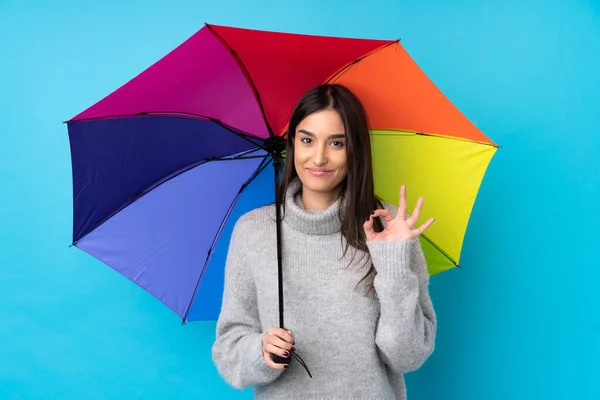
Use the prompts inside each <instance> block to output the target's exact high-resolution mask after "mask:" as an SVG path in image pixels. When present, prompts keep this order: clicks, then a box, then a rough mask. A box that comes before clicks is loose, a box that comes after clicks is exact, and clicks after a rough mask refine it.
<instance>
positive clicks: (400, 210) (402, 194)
mask: <svg viewBox="0 0 600 400" xmlns="http://www.w3.org/2000/svg"><path fill="white" fill-rule="evenodd" d="M398 216H399V217H400V218H402V219H403V220H404V219H406V185H402V186H400V204H399V206H398Z"/></svg>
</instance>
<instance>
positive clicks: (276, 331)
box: [268, 328, 294, 344]
mask: <svg viewBox="0 0 600 400" xmlns="http://www.w3.org/2000/svg"><path fill="white" fill-rule="evenodd" d="M268 333H270V334H271V335H275V336H277V337H279V338H281V339H282V340H284V341H286V342H288V343H292V344H293V343H294V335H293V334H292V331H288V330H286V329H283V328H271V329H269V332H268Z"/></svg>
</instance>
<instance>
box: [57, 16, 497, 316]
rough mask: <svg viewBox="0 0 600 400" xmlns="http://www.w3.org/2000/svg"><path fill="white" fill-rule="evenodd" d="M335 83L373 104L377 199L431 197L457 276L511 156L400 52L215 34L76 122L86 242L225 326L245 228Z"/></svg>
mask: <svg viewBox="0 0 600 400" xmlns="http://www.w3.org/2000/svg"><path fill="white" fill-rule="evenodd" d="M323 82H337V83H341V84H343V85H346V86H347V87H349V88H350V89H351V90H353V91H354V92H355V93H356V94H357V95H358V96H359V97H360V98H361V100H362V101H363V103H364V104H365V107H366V109H367V112H368V114H369V117H370V122H371V125H372V128H373V131H372V138H373V152H374V170H375V176H376V178H375V182H376V192H377V194H378V195H379V196H380V197H381V198H382V199H384V200H386V201H389V202H392V203H396V204H397V202H398V188H399V187H400V185H401V184H402V183H405V184H407V188H408V201H409V204H411V203H412V204H414V203H415V202H416V198H417V196H424V197H425V199H426V201H425V206H424V209H423V212H422V215H423V216H425V217H429V216H434V217H435V218H436V223H435V224H434V225H433V226H432V227H431V228H429V229H428V230H427V232H426V234H425V235H424V236H423V237H422V238H421V240H422V244H423V247H424V251H425V254H426V258H427V260H428V263H429V268H430V273H431V274H432V275H433V274H436V273H439V272H441V271H444V270H447V269H449V268H452V267H454V266H456V265H458V263H459V260H460V252H461V248H462V243H463V238H464V234H465V230H466V227H467V223H468V219H469V216H470V213H471V209H472V207H473V204H474V201H475V198H476V195H477V192H478V189H479V185H480V183H481V181H482V179H483V176H484V173H485V170H486V168H487V166H488V164H489V162H490V160H491V158H492V156H493V155H494V152H495V151H496V149H497V147H498V146H496V145H495V144H494V143H493V142H492V141H491V140H490V139H489V138H488V137H487V136H485V135H484V134H483V133H482V132H481V131H480V130H479V129H477V128H476V127H475V126H474V125H473V124H472V123H471V122H469V121H468V119H467V118H465V117H464V116H463V115H462V114H461V113H460V112H459V111H458V110H457V109H456V108H455V107H454V106H453V105H452V104H451V103H450V101H449V100H447V99H446V98H445V97H444V95H443V94H442V93H441V92H440V91H439V90H438V89H437V88H436V87H435V85H434V84H433V83H432V82H431V81H430V80H429V79H428V78H427V76H426V75H425V74H424V73H423V72H422V71H421V70H420V68H419V67H418V66H417V65H416V64H415V62H414V61H413V60H412V59H411V58H410V56H409V55H408V54H407V52H406V51H405V50H404V49H403V47H402V45H401V44H400V42H399V41H398V40H368V39H354V38H337V37H323V36H310V35H297V34H289V33H277V32H266V31H258V30H249V29H240V28H232V27H224V26H215V25H206V26H205V27H203V28H202V29H201V30H199V31H198V32H197V33H196V34H194V35H193V36H192V37H190V38H189V39H188V40H186V41H185V42H184V43H182V44H181V45H180V46H178V47H177V48H175V49H174V50H173V51H171V52H170V53H169V54H167V55H166V56H165V57H163V58H162V59H160V60H159V61H158V62H156V63H155V64H154V65H152V66H150V67H149V68H148V69H146V70H145V71H143V72H142V73H140V74H139V75H138V76H136V77H135V78H133V79H132V80H131V81H129V82H127V83H126V84H125V85H123V86H122V87H120V88H118V89H117V90H115V91H114V92H113V93H111V94H110V95H108V96H107V97H105V98H104V99H102V100H100V101H99V102H98V103H96V104H94V105H93V106H91V107H89V108H88V109H86V110H84V111H83V112H81V113H80V114H78V115H77V116H75V117H74V118H72V119H70V120H69V121H67V124H68V130H69V139H70V144H71V156H72V167H73V196H74V198H73V207H74V209H73V211H74V216H73V217H74V218H73V245H74V246H76V247H77V248H79V249H81V250H83V251H85V252H87V253H89V254H90V255H92V256H94V257H95V258H97V259H99V260H101V261H102V262H104V263H106V264H107V265H109V266H110V267H112V268H114V269H115V270H116V271H118V272H119V273H121V274H122V275H124V276H125V277H127V278H129V279H130V280H131V281H133V282H135V283H136V284H137V285H139V286H140V287H142V288H143V289H145V290H146V291H148V292H149V293H151V294H152V295H153V296H155V297H156V298H158V299H159V300H160V301H162V302H163V303H164V304H165V305H166V306H168V307H169V308H170V309H172V310H173V311H174V312H175V313H176V314H177V315H179V316H180V317H181V318H182V320H183V322H188V321H194V320H203V319H215V318H217V316H218V314H219V311H220V306H221V296H222V291H223V272H224V265H225V256H226V252H227V248H228V242H229V238H230V234H231V230H232V227H233V225H234V224H235V221H236V220H237V218H238V217H239V216H240V215H241V214H243V213H245V212H247V211H249V210H251V209H253V208H255V207H259V206H262V205H265V204H269V203H273V201H274V200H275V191H274V188H275V177H276V176H277V172H275V173H274V169H273V161H274V160H275V161H278V160H279V155H280V151H281V150H282V148H281V144H282V135H283V134H285V127H286V124H287V121H288V119H289V117H290V114H291V112H292V110H293V107H294V105H295V104H296V102H297V101H298V99H299V98H300V97H301V95H302V94H303V93H304V92H305V91H307V90H308V89H309V88H311V87H313V86H316V85H318V84H320V83H323ZM273 246H276V243H273ZM279 267H280V268H281V265H279ZM280 272H281V271H280ZM280 285H281V280H280ZM279 289H280V293H282V292H281V286H280V288H279ZM274 290H276V288H274ZM280 307H282V300H281V298H280ZM280 320H281V325H282V326H283V310H282V309H280Z"/></svg>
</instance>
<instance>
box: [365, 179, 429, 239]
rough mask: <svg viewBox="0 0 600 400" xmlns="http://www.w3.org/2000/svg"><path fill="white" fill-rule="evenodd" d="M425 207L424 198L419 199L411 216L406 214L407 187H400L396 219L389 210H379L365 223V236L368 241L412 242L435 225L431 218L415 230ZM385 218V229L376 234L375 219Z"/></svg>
mask: <svg viewBox="0 0 600 400" xmlns="http://www.w3.org/2000/svg"><path fill="white" fill-rule="evenodd" d="M422 207H423V198H422V197H419V199H418V200H417V205H416V206H415V210H414V212H413V213H412V215H411V216H407V214H406V186H405V185H402V186H401V187H400V205H399V208H398V215H396V218H394V217H392V215H391V214H390V212H389V211H388V210H384V209H378V210H375V211H373V212H372V213H371V215H370V216H369V219H368V220H367V221H366V222H365V223H364V225H363V228H364V230H365V236H366V239H367V241H393V240H411V239H414V238H416V237H418V236H420V235H421V234H422V233H423V232H425V230H426V229H427V228H429V227H430V226H431V224H433V222H434V221H435V219H434V218H429V219H428V220H427V221H426V222H425V223H424V224H423V225H421V226H420V227H418V228H415V225H416V224H417V221H418V220H419V216H420V214H421V208H422ZM374 217H383V219H384V221H385V227H384V229H383V231H382V232H375V230H374V229H373V218H374Z"/></svg>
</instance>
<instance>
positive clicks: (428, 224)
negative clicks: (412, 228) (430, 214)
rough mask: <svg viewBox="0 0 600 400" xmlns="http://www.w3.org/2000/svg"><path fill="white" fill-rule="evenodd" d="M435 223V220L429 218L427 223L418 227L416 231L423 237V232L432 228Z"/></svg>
mask: <svg viewBox="0 0 600 400" xmlns="http://www.w3.org/2000/svg"><path fill="white" fill-rule="evenodd" d="M434 222H435V218H429V219H428V220H427V221H425V223H424V224H423V225H421V226H420V227H418V228H417V229H416V231H417V233H418V234H419V235H422V234H423V232H425V230H426V229H427V228H429V227H430V226H431V224H433V223H434Z"/></svg>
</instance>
